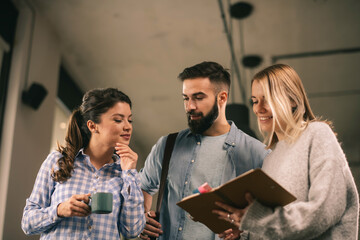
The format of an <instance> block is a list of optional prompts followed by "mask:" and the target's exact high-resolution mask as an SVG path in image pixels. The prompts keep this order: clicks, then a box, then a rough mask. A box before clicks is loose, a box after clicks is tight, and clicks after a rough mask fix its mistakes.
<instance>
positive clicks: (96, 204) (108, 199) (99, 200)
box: [90, 192, 113, 214]
mask: <svg viewBox="0 0 360 240" xmlns="http://www.w3.org/2000/svg"><path fill="white" fill-rule="evenodd" d="M90 199H91V203H90V204H91V212H92V213H97V214H108V213H111V212H112V208H113V194H112V193H109V192H96V193H93V194H91V196H90Z"/></svg>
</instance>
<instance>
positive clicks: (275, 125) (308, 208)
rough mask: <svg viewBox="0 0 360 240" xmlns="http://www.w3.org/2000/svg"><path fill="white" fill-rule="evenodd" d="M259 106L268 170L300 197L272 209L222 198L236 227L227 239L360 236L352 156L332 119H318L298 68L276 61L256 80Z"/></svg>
mask: <svg viewBox="0 0 360 240" xmlns="http://www.w3.org/2000/svg"><path fill="white" fill-rule="evenodd" d="M251 85H252V94H251V98H252V102H253V111H254V113H255V114H256V116H257V119H258V125H259V129H260V131H261V132H262V133H263V134H264V137H265V143H266V144H267V148H271V149H273V151H272V153H270V154H269V155H268V156H267V157H266V158H265V160H264V163H263V167H262V169H263V170H264V171H265V172H266V173H268V174H269V175H270V176H271V177H272V178H274V179H275V180H276V181H278V182H279V183H280V184H281V185H282V186H284V187H285V188H286V189H287V190H288V191H290V192H291V193H292V194H294V195H295V196H296V197H297V200H296V201H295V202H293V203H291V204H288V205H287V206H285V207H276V208H269V207H266V206H264V205H262V204H261V203H260V202H258V201H256V200H254V199H253V198H252V196H251V195H250V194H249V193H248V194H247V195H246V198H247V200H248V203H249V205H248V206H247V207H246V208H245V209H236V208H233V207H231V206H228V205H225V204H222V203H218V206H220V207H221V208H222V209H223V211H214V213H216V214H218V215H219V218H222V219H226V220H227V221H230V222H233V224H234V228H233V229H229V230H227V231H225V232H224V233H222V234H220V235H219V236H220V237H222V238H224V239H239V238H241V239H249V240H252V239H292V240H295V239H301V240H304V239H354V240H355V239H358V218H359V199H358V193H357V190H356V186H355V183H354V179H353V176H352V175H351V172H350V169H349V166H348V163H347V160H346V158H345V155H344V153H343V151H342V149H341V147H340V144H339V143H338V141H337V138H336V136H335V134H334V132H333V131H332V129H331V127H330V126H329V123H327V122H325V121H320V120H319V119H317V118H316V117H315V116H314V114H313V112H312V110H311V108H310V104H309V101H308V99H307V97H306V94H305V90H304V87H303V85H302V83H301V80H300V78H299V76H298V75H297V73H296V72H295V70H294V69H293V68H291V67H290V66H287V65H284V64H276V65H273V66H270V67H268V68H266V69H264V70H262V71H261V72H259V73H257V74H256V75H255V76H254V78H253V80H252V84H251Z"/></svg>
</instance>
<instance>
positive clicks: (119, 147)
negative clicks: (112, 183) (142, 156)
mask: <svg viewBox="0 0 360 240" xmlns="http://www.w3.org/2000/svg"><path fill="white" fill-rule="evenodd" d="M115 151H116V154H117V155H119V156H120V164H121V169H123V170H129V169H135V168H136V164H137V160H138V155H137V153H136V152H134V151H133V150H131V148H130V147H129V146H128V145H126V144H123V143H116V146H115Z"/></svg>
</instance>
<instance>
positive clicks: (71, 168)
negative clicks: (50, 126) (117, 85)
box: [21, 88, 145, 239]
mask: <svg viewBox="0 0 360 240" xmlns="http://www.w3.org/2000/svg"><path fill="white" fill-rule="evenodd" d="M131 134H132V114H131V101H130V99H129V97H128V96H127V95H125V94H124V93H123V92H121V91H119V90H117V89H114V88H107V89H94V90H91V91H88V92H87V93H86V94H85V95H84V97H83V102H82V105H81V106H80V108H79V109H77V110H75V111H74V112H73V113H72V115H71V118H70V122H69V126H68V129H67V134H66V138H65V142H66V143H65V146H59V147H58V150H57V151H53V152H52V153H50V154H49V156H48V157H47V159H46V160H45V161H44V162H43V164H42V166H41V168H40V170H39V173H38V176H37V178H36V181H35V185H34V189H33V191H32V193H31V195H30V197H29V198H28V199H27V200H26V206H25V209H24V213H23V219H22V224H21V226H22V229H23V230H24V232H25V233H26V234H41V239H53V238H61V239H120V233H121V234H123V235H124V236H125V237H128V238H130V237H135V236H137V235H138V234H139V233H140V232H141V231H142V229H143V228H144V225H145V218H144V208H143V201H144V200H143V195H142V192H141V189H140V187H139V176H138V172H137V171H136V169H135V167H136V163H137V158H138V156H137V154H136V153H135V152H133V151H132V150H131V149H130V147H129V146H128V145H129V142H130V139H131ZM115 149H116V151H117V153H118V155H117V154H114V151H115ZM95 192H109V193H112V195H113V210H112V212H111V213H110V214H91V208H90V206H89V197H90V195H91V194H93V193H95Z"/></svg>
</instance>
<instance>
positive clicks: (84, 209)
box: [57, 193, 91, 217]
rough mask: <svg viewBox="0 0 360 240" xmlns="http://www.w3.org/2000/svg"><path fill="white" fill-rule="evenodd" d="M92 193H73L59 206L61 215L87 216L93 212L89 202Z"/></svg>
mask: <svg viewBox="0 0 360 240" xmlns="http://www.w3.org/2000/svg"><path fill="white" fill-rule="evenodd" d="M90 195H91V194H90V193H88V194H77V195H72V196H71V197H70V198H69V199H68V200H66V201H65V202H62V203H60V204H59V205H58V207H57V215H58V216H59V217H86V216H88V215H90V214H91V209H90V207H89V205H87V203H89V197H90Z"/></svg>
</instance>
